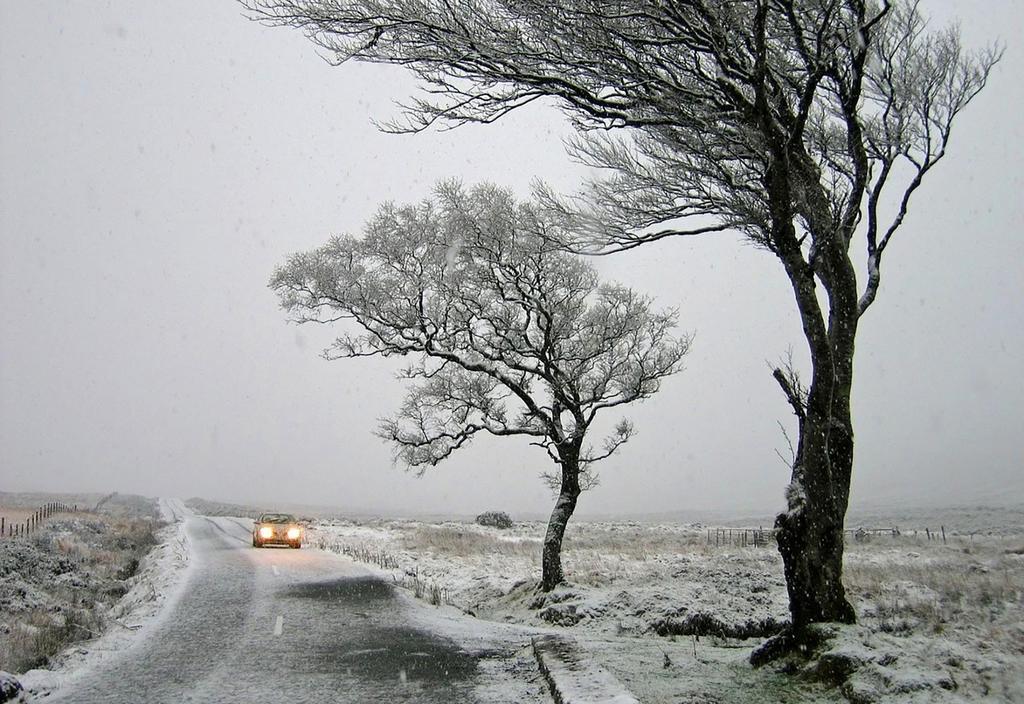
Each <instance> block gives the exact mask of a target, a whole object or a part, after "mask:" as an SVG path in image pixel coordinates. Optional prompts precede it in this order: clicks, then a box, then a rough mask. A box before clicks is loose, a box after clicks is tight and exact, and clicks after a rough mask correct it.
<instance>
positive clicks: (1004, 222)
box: [0, 0, 1024, 513]
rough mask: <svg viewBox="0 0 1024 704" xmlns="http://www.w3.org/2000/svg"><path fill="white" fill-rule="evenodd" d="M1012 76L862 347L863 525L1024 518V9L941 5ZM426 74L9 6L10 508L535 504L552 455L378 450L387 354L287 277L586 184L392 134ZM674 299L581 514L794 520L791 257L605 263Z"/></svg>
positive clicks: (500, 443)
mask: <svg viewBox="0 0 1024 704" xmlns="http://www.w3.org/2000/svg"><path fill="white" fill-rule="evenodd" d="M923 7H924V10H925V11H926V12H930V13H933V14H934V16H935V18H936V20H937V21H946V20H947V19H949V18H951V17H953V16H954V14H956V15H959V17H960V18H961V20H962V31H963V34H964V36H965V40H966V42H967V43H968V44H970V45H975V46H977V45H980V44H982V43H984V42H986V41H988V40H993V39H997V38H1001V39H1003V40H1005V41H1006V43H1007V45H1008V46H1007V51H1006V56H1005V59H1004V61H1003V63H1002V64H1001V65H1000V66H999V67H998V68H997V69H996V71H995V73H994V75H993V77H992V80H991V83H990V85H989V87H988V89H986V90H985V91H984V93H982V95H981V96H980V97H979V98H978V99H977V100H976V101H975V102H974V103H973V104H972V105H971V106H970V107H969V109H968V111H967V112H966V113H965V114H964V115H963V117H962V119H961V120H960V123H959V124H958V126H957V130H956V134H955V135H954V140H953V145H952V149H951V152H950V154H949V156H948V157H947V161H946V162H945V163H944V164H942V165H941V167H940V168H939V169H938V171H937V172H935V173H934V174H933V175H932V176H931V177H930V178H929V179H928V181H927V182H926V184H925V186H924V187H923V189H922V191H921V192H920V193H919V195H918V196H917V197H916V198H915V201H914V203H913V209H912V213H911V216H910V218H909V219H908V221H907V223H906V225H905V226H904V229H903V230H902V231H901V232H900V233H899V234H898V235H897V237H896V238H895V239H894V241H893V244H892V246H891V247H890V249H889V250H887V261H886V266H885V272H884V276H885V278H884V280H883V284H882V290H881V292H880V294H879V300H878V301H877V302H876V304H875V306H874V307H873V308H872V309H871V311H870V313H868V314H867V315H866V316H865V319H864V320H863V322H862V325H861V332H860V336H859V342H858V353H857V361H856V384H855V398H854V417H855V424H856V425H855V428H856V432H857V456H856V466H855V470H854V471H855V477H854V486H853V502H854V504H855V505H856V504H862V505H863V504H878V503H890V502H914V501H922V502H928V503H947V504H948V503H954V504H963V503H975V502H992V501H1000V502H1002V501H1007V500H1010V499H1014V500H1020V499H1022V498H1024V479H1022V450H1021V447H1022V445H1021V439H1022V437H1024V421H1022V418H1024V413H1022V410H1021V400H1022V398H1024V374H1022V373H1021V361H1022V353H1021V349H1022V343H1024V295H1022V288H1024V283H1022V282H1024V237H1022V225H1024V206H1022V200H1024V199H1022V195H1021V194H1022V193H1024V180H1022V176H1021V168H1022V166H1024V146H1022V145H1024V128H1022V124H1024V120H1022V118H1021V108H1022V107H1024V100H1022V98H1024V95H1022V92H1024V91H1022V88H1021V85H1022V81H1021V79H1020V76H1021V75H1024V54H1022V52H1024V45H1022V44H1021V43H1020V36H1021V35H1022V30H1024V21H1022V18H1024V5H1022V4H1021V3H1019V2H1016V1H1014V0H985V1H984V2H980V1H979V2H968V3H964V2H953V0H945V1H939V0H926V1H925V2H924V3H923ZM413 89H414V84H413V82H412V80H411V78H409V77H408V76H407V75H406V74H404V73H402V72H401V71H400V70H398V69H389V68H384V67H374V66H366V65H359V64H350V65H345V66H343V67H341V68H332V67H330V66H328V65H327V64H326V63H325V62H324V61H323V60H322V59H320V58H319V57H318V56H317V54H316V53H315V50H314V47H313V46H312V45H311V44H310V43H308V42H307V41H306V40H305V39H304V38H303V37H302V36H301V35H299V34H298V33H296V32H293V31H288V30H284V29H268V28H265V27H263V26H260V25H258V24H254V23H252V22H249V21H247V20H246V19H244V18H243V15H242V12H241V10H240V8H239V7H238V6H237V5H236V4H235V3H233V2H231V1H230V0H218V1H216V2H214V1H212V0H209V1H207V0H204V1H203V2H191V3H188V4H187V6H186V4H183V3H157V2H147V3H139V2H105V3H101V2H72V3H66V2H30V3H15V2H0V247H2V251H0V490H54V491H72V490H75V491H108V490H118V491H123V492H137V493H143V494H149V495H156V494H161V495H177V496H185V497H187V496H193V495H201V496H205V497H208V498H216V499H221V500H228V501H257V502H263V503H269V502H273V501H275V500H285V501H289V502H303V503H317V504H333V505H343V506H349V507H358V508H362V509H364V510H374V511H381V512H392V513H408V512H411V511H423V512H455V513H473V512H477V511H480V510H484V509H491V508H495V509H504V510H507V511H510V512H513V513H515V512H520V513H521V512H533V513H542V512H545V511H547V510H548V509H549V508H550V505H551V497H550V494H549V492H548V491H547V489H546V488H545V487H544V486H543V484H542V482H541V481H540V480H539V479H538V478H537V475H538V474H539V472H540V471H541V470H543V469H546V468H547V467H546V465H545V463H546V462H548V460H547V459H546V458H545V455H544V453H543V452H542V451H540V450H538V449H536V448H530V447H528V446H526V444H525V443H523V442H519V441H518V440H515V439H483V440H479V441H477V443H476V444H475V446H474V447H472V448H470V449H469V450H467V451H464V452H462V453H459V454H457V455H455V456H454V457H453V458H452V459H451V460H449V461H448V462H446V463H444V464H442V465H440V466H438V467H436V468H434V469H432V470H430V471H429V472H428V473H427V474H426V475H425V476H424V477H422V478H416V477H415V476H413V475H411V474H407V473H405V472H403V471H402V470H401V469H399V468H396V467H394V466H393V465H392V464H391V459H390V450H389V448H388V447H387V446H385V445H384V444H383V443H382V442H381V441H380V440H378V439H377V438H376V437H374V436H373V435H372V430H373V428H374V427H375V425H376V419H377V418H378V417H380V416H384V415H388V414H390V413H391V412H392V411H393V410H394V409H395V408H396V407H397V405H398V403H399V401H400V399H401V397H402V387H401V385H400V383H399V382H397V381H395V380H394V379H393V372H394V369H395V365H394V364H392V363H389V362H387V361H369V360H351V361H341V362H326V361H323V360H322V359H320V358H319V357H318V352H319V350H320V349H321V348H322V347H323V346H324V345H325V344H326V343H327V341H328V340H329V338H330V334H329V331H328V330H325V329H323V328H318V329H309V328H306V327H296V326H293V325H288V324H286V320H285V316H284V314H283V313H282V311H280V310H279V309H278V307H277V301H276V299H275V297H274V295H273V294H272V292H271V291H269V290H268V289H267V280H268V278H269V276H270V273H271V270H272V269H273V267H274V265H276V264H277V263H279V262H281V261H282V260H283V258H284V257H285V256H286V255H287V254H288V253H290V252H293V251H296V250H299V249H305V248H309V247H312V246H315V245H317V244H319V243H321V242H322V241H324V240H325V239H326V238H327V237H328V236H330V235H331V234H335V233H341V232H358V231H359V229H360V228H361V225H362V223H363V222H364V221H365V220H366V219H367V218H368V217H369V216H370V214H371V213H372V212H373V210H374V209H375V207H376V205H377V204H378V203H379V202H380V201H383V200H387V199H394V200H398V201H410V200H418V199H420V198H423V197H425V196H426V195H428V194H429V192H430V189H431V186H432V185H433V184H434V183H435V182H436V181H437V180H438V179H441V178H445V177H450V176H458V177H461V178H462V179H464V180H465V181H466V182H475V181H478V180H490V181H494V182H496V183H499V184H502V185H507V186H510V187H512V188H514V189H515V190H516V191H518V192H519V193H521V194H523V195H525V194H526V193H527V192H528V188H529V183H530V180H531V179H532V178H533V177H534V176H539V177H541V178H543V179H545V180H547V181H549V182H551V183H552V184H554V185H555V186H557V187H559V188H561V189H563V190H572V189H574V188H575V187H577V186H578V184H579V182H580V179H581V178H582V177H583V176H584V173H583V171H582V170H581V168H580V167H578V166H575V165H573V164H572V163H571V162H570V161H569V160H568V158H567V157H566V156H565V153H564V150H563V149H562V142H561V140H562V139H563V137H565V136H566V135H567V134H568V133H569V132H568V127H567V126H566V124H565V123H564V120H563V119H562V117H561V116H560V114H559V113H558V112H556V111H555V110H553V109H550V108H546V107H542V106H537V107H532V108H530V109H527V110H524V111H521V112H519V113H516V114H514V115H512V116H511V117H509V118H507V119H505V120H503V121H502V122H500V123H498V124H496V125H492V126H489V127H469V128H463V129H459V130H456V131H454V132H446V133H428V134H422V135H417V136H392V135H385V134H381V133H380V132H378V131H377V130H376V129H375V128H374V127H373V125H372V124H371V118H378V119H385V118H387V117H389V116H390V115H392V114H393V111H394V108H393V106H392V101H393V100H396V99H402V98H404V97H406V96H408V95H409V94H410V93H411V91H412V90H413ZM597 263H598V265H599V266H600V268H601V271H602V273H603V274H604V275H605V276H606V277H608V278H609V279H615V280H618V281H620V282H622V283H625V284H628V285H631V286H634V287H637V288H641V289H643V290H645V291H646V292H648V293H650V294H651V295H653V296H655V297H656V299H657V301H658V302H659V303H660V304H661V305H664V306H678V307H679V310H680V320H681V326H682V327H683V328H684V329H686V330H690V331H694V332H696V340H695V344H694V347H693V351H692V353H691V354H690V355H689V357H688V359H687V369H686V371H685V372H684V373H683V374H681V375H679V376H677V377H675V378H673V379H670V380H669V381H668V382H667V383H666V384H665V385H664V387H663V390H662V391H661V392H660V394H658V395H657V396H655V397H654V398H653V399H651V400H650V401H648V402H647V403H646V404H644V405H643V406H640V407H636V408H632V409H628V410H627V412H626V413H627V415H629V416H630V417H631V418H633V420H634V421H635V423H636V425H637V429H638V431H639V435H638V437H636V438H635V439H634V440H633V441H632V442H630V444H629V445H627V446H626V447H624V448H623V449H622V451H621V452H620V453H619V454H618V455H617V456H616V457H614V458H612V459H611V460H609V461H607V462H605V463H604V466H603V470H602V476H603V483H602V484H601V486H600V487H599V488H598V489H596V490H595V491H594V492H592V493H591V494H588V495H586V496H585V497H584V498H583V499H582V500H581V504H580V509H581V513H603V512H647V511H672V510H685V509H726V510H728V509H735V510H738V511H749V510H763V511H767V510H773V509H775V508H779V507H781V506H782V504H783V500H782V492H783V488H784V487H785V485H786V484H787V482H788V478H789V471H788V468H787V467H786V466H784V465H783V463H782V462H781V461H780V460H779V459H778V458H777V457H776V456H775V453H774V450H775V449H776V448H780V449H781V448H783V447H784V440H783V438H782V435H781V432H780V430H779V428H778V425H777V421H779V420H782V421H784V422H785V423H786V424H787V425H788V426H789V427H790V428H791V429H792V422H791V416H790V415H789V413H788V411H787V406H786V403H785V401H784V399H783V397H782V395H781V393H780V392H779V390H778V388H777V387H776V385H775V382H774V380H773V379H772V378H771V376H770V370H769V368H768V366H767V363H766V362H767V360H774V359H777V358H779V357H780V356H781V355H782V354H784V353H785V351H786V349H787V348H788V347H793V349H794V351H795V352H796V354H797V356H798V358H802V357H803V346H802V344H803V338H802V335H801V334H800V330H799V326H798V319H797V316H796V311H795V306H794V304H793V302H792V299H791V295H790V293H789V290H788V283H787V281H786V279H785V277H784V276H783V274H782V272H781V270H780V269H779V267H778V264H777V262H776V261H775V260H774V259H773V258H772V257H771V256H770V255H767V254H765V253H763V252H759V251H757V250H754V249H753V248H752V247H749V246H747V245H744V244H743V243H742V242H741V241H740V240H739V238H737V237H735V236H732V235H725V236H712V237H709V238H705V239H700V240H686V241H674V242H665V243H662V244H659V245H653V246H648V247H643V248H640V249H639V250H636V251H634V252H632V253H630V254H627V255H622V256H616V257H611V258H605V259H601V260H600V261H599V262H597Z"/></svg>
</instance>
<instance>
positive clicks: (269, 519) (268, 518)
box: [260, 513, 295, 523]
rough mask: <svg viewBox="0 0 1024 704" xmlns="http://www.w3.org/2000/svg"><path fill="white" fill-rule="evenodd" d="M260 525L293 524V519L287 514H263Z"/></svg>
mask: <svg viewBox="0 0 1024 704" xmlns="http://www.w3.org/2000/svg"><path fill="white" fill-rule="evenodd" d="M260 523H295V517H294V516H292V515H291V514H287V513H264V514H263V515H262V516H260Z"/></svg>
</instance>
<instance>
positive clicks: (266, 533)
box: [252, 513, 305, 549]
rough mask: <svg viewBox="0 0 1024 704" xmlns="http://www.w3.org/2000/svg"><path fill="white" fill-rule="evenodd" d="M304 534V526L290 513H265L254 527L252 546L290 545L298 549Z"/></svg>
mask: <svg viewBox="0 0 1024 704" xmlns="http://www.w3.org/2000/svg"><path fill="white" fill-rule="evenodd" d="M304 533H305V531H304V530H303V528H302V524H301V523H299V522H298V521H297V520H296V519H295V516H293V515H291V514H290V513H264V514H261V515H260V517H259V519H258V520H257V521H256V522H255V523H254V524H253V526H252V546H253V547H254V548H261V547H263V546H264V545H289V546H291V547H293V548H296V549H298V548H300V547H302V539H303V538H304V537H305V535H304Z"/></svg>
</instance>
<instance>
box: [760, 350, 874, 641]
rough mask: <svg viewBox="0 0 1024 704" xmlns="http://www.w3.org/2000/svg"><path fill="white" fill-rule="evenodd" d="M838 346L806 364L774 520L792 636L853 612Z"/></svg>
mask: <svg viewBox="0 0 1024 704" xmlns="http://www.w3.org/2000/svg"><path fill="white" fill-rule="evenodd" d="M851 340H852V337H851ZM844 348H845V346H844V345H841V346H840V349H836V348H835V347H833V353H834V355H833V357H832V359H831V360H830V364H829V365H828V367H829V368H828V369H822V368H821V366H820V365H817V364H815V365H814V372H813V376H812V380H811V386H810V389H809V393H808V400H807V412H806V415H805V417H804V418H802V419H801V422H800V432H799V442H798V450H797V456H796V460H795V462H794V464H793V477H792V482H791V484H790V486H789V488H788V489H787V496H786V498H787V501H788V510H787V511H786V513H783V514H780V515H779V516H778V517H777V518H776V520H775V527H776V529H777V537H778V543H779V552H780V553H781V554H782V562H783V568H784V570H785V574H786V588H787V589H788V591H789V609H790V614H791V616H792V620H793V632H794V634H795V635H796V636H797V638H798V640H799V638H800V634H801V633H803V632H804V631H805V629H806V626H808V625H809V624H811V623H817V622H827V621H838V622H841V623H853V622H854V621H855V620H856V614H855V612H854V610H853V607H852V606H851V605H850V602H849V601H847V599H846V591H845V589H844V587H843V581H842V571H843V547H844V545H843V522H844V520H845V517H846V509H847V505H848V503H849V496H850V477H851V473H852V469H853V424H852V420H851V416H850V382H851V380H852V360H853V350H852V346H851V347H850V348H848V349H844Z"/></svg>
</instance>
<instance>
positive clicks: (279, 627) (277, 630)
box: [274, 616, 284, 636]
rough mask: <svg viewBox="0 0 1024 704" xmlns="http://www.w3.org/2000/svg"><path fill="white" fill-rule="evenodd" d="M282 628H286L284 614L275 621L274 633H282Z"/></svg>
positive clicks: (276, 634)
mask: <svg viewBox="0 0 1024 704" xmlns="http://www.w3.org/2000/svg"><path fill="white" fill-rule="evenodd" d="M282 630H284V616H278V617H277V621H276V622H275V623H274V635H275V636H279V635H281V631H282Z"/></svg>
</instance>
